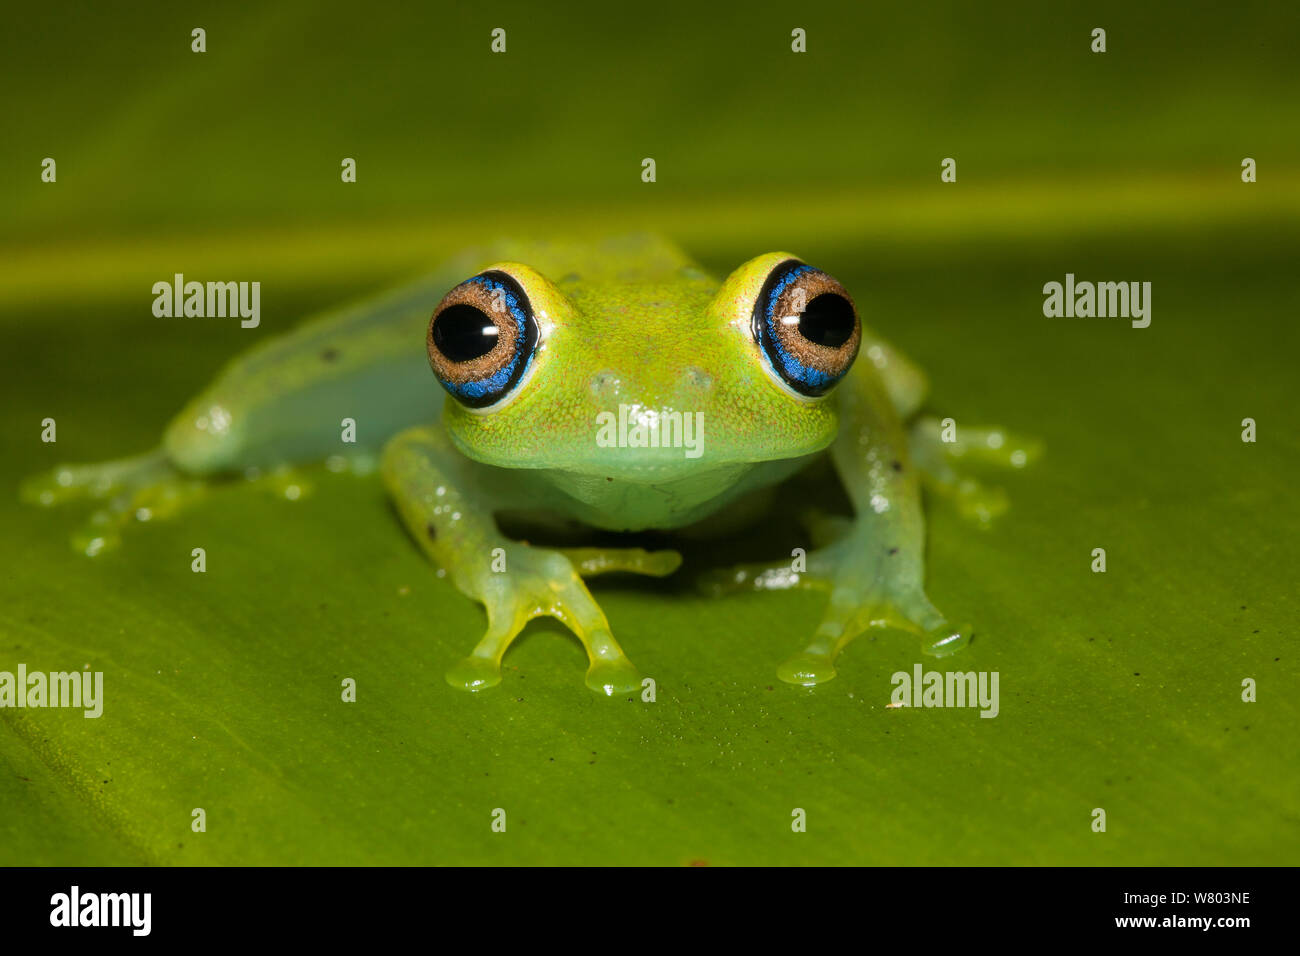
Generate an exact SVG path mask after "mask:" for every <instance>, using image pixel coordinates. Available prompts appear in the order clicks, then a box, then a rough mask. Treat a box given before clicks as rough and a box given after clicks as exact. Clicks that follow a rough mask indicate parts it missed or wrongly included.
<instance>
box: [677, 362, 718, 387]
mask: <svg viewBox="0 0 1300 956" xmlns="http://www.w3.org/2000/svg"><path fill="white" fill-rule="evenodd" d="M682 379H683V381H685V382H686V384H687V385H689V386H691V387H692V388H708V387H709V386H711V385H712V384H713V376H712V375H710V374H709V373H708V372H706V371H704V369H702V368H699V367H697V366H695V365H690V366H688V367H687V369H686V374H685V375H684V376H682Z"/></svg>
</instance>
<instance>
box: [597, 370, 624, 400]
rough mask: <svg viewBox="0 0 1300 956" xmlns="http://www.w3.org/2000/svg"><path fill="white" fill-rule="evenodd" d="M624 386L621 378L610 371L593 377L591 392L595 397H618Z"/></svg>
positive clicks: (598, 373)
mask: <svg viewBox="0 0 1300 956" xmlns="http://www.w3.org/2000/svg"><path fill="white" fill-rule="evenodd" d="M622 384H623V383H622V381H621V380H620V379H619V377H618V376H617V375H615V374H614V373H613V372H611V371H609V370H608V369H606V370H605V371H603V372H597V373H596V374H595V375H593V376H592V377H591V391H592V394H594V395H600V396H606V395H617V394H618V392H619V387H620V386H621V385H622Z"/></svg>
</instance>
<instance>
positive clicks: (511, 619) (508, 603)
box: [380, 427, 681, 696]
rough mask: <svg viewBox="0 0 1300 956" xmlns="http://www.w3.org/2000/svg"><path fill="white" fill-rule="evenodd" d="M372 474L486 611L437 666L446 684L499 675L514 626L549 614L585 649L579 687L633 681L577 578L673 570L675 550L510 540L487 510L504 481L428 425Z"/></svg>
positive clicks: (619, 688)
mask: <svg viewBox="0 0 1300 956" xmlns="http://www.w3.org/2000/svg"><path fill="white" fill-rule="evenodd" d="M380 473H381V474H382V475H383V479H384V483H385V484H386V485H387V486H388V490H389V492H390V493H391V494H392V496H393V499H394V501H395V502H396V504H397V509H398V511H399V512H400V513H401V515H402V520H403V521H404V522H405V524H406V526H407V528H408V529H409V530H410V532H411V534H412V535H413V536H414V538H415V539H416V541H417V542H418V543H419V545H420V547H421V548H422V549H423V550H424V552H425V553H426V554H427V555H428V556H429V557H430V558H431V559H432V560H433V561H434V563H436V564H437V565H438V566H439V567H441V568H443V569H445V570H446V571H447V573H448V574H450V576H451V579H452V581H453V583H455V585H456V587H457V588H458V589H459V590H460V591H461V592H462V593H464V594H465V595H467V596H469V597H471V598H474V599H475V600H477V601H480V602H482V604H483V605H484V606H485V608H486V609H487V616H488V626H487V633H485V634H484V635H483V638H482V639H481V640H480V641H479V643H478V645H477V646H476V647H475V648H474V650H473V651H472V652H471V653H470V655H469V656H468V657H466V658H465V659H464V660H463V661H461V662H460V663H459V664H457V665H456V666H455V667H453V668H452V669H451V670H450V671H448V672H447V682H448V683H449V684H451V686H453V687H456V688H463V689H465V690H482V689H484V688H487V687H491V686H493V685H495V684H498V683H500V681H501V658H502V656H503V655H504V654H505V652H506V649H507V648H508V647H509V646H510V643H511V642H512V641H513V640H514V639H515V637H517V636H518V635H519V633H520V631H522V630H523V628H524V625H526V624H527V623H528V622H529V621H531V620H532V619H533V618H535V617H542V616H547V615H549V616H551V617H554V618H557V619H559V620H560V621H561V622H563V623H564V624H565V626H567V627H568V628H569V629H570V630H571V631H573V633H574V634H576V635H577V637H578V639H579V640H580V641H582V643H583V646H584V647H585V648H586V650H587V656H588V658H589V659H590V661H591V666H590V667H589V669H588V670H587V686H588V687H590V688H591V689H592V690H595V691H598V692H600V693H602V694H606V695H610V696H612V695H614V694H622V693H626V692H629V691H632V690H634V689H637V688H639V687H640V684H641V675H640V674H639V673H638V672H637V669H636V668H635V667H634V666H633V665H632V662H631V661H630V660H628V658H627V656H626V655H625V654H624V653H623V649H622V648H621V647H619V645H618V642H617V641H615V640H614V636H613V634H612V633H611V631H610V627H609V622H608V621H607V620H606V618H605V614H604V612H603V611H602V610H601V609H600V606H599V605H598V604H597V603H596V601H595V599H594V598H593V597H592V596H591V592H590V591H588V590H587V586H586V585H585V584H584V583H583V581H582V576H583V575H588V576H590V575H594V574H601V573H605V572H608V571H630V572H634V573H639V574H649V575H654V576H661V575H664V574H669V573H671V572H672V571H674V570H676V568H677V566H678V564H679V563H680V561H681V559H680V556H678V555H677V554H676V553H675V552H646V551H642V550H640V549H623V550H604V549H596V548H582V549H575V550H571V551H567V552H562V551H559V550H550V549H545V548H537V547H531V546H529V545H526V544H521V543H519V542H515V541H511V540H510V539H509V538H506V537H505V536H504V535H502V534H501V532H500V531H499V530H498V529H497V526H496V522H495V520H494V519H493V512H494V510H496V509H498V508H504V507H509V506H510V504H511V502H510V501H509V500H506V498H505V497H503V494H506V493H505V492H503V490H502V482H498V481H494V480H493V479H494V478H506V477H508V476H502V475H500V474H499V470H498V469H492V468H490V467H489V466H486V465H481V464H478V463H477V462H473V461H470V460H469V459H467V458H465V457H464V456H463V455H461V454H460V452H458V451H457V450H456V449H455V448H454V447H453V446H452V444H451V442H450V441H449V440H448V438H447V437H446V435H445V433H444V432H443V431H442V430H441V429H440V428H437V427H432V428H426V427H421V428H413V429H410V430H408V431H405V432H402V433H401V434H400V435H398V436H397V437H395V438H394V439H393V440H392V441H391V442H389V444H388V446H387V447H386V448H385V449H384V454H383V457H382V460H381V462H380Z"/></svg>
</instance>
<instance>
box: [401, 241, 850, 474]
mask: <svg viewBox="0 0 1300 956" xmlns="http://www.w3.org/2000/svg"><path fill="white" fill-rule="evenodd" d="M541 268H546V266H541V267H538V268H535V267H534V266H529V265H525V264H523V263H519V262H499V263H496V264H494V265H491V266H489V267H488V268H487V269H485V270H484V271H482V272H481V273H479V274H477V275H475V276H473V277H472V278H469V279H467V280H466V281H464V282H462V283H461V284H460V285H458V286H456V287H455V288H454V289H452V290H451V291H450V292H449V293H447V295H446V297H445V298H443V300H442V302H441V303H440V304H439V305H438V307H437V309H436V310H435V312H434V314H433V318H432V320H431V322H430V324H429V334H428V343H427V344H428V352H429V360H430V363H431V365H432V366H433V371H434V373H435V374H436V375H437V377H438V380H439V381H440V382H441V383H442V385H443V387H444V388H446V390H447V392H448V393H449V394H450V395H451V398H452V399H453V401H448V402H447V403H446V409H445V410H444V412H443V421H444V425H445V427H446V428H447V431H448V433H449V434H450V435H451V437H452V440H453V441H454V442H455V443H456V445H457V447H458V448H460V450H461V451H462V452H463V453H464V454H466V455H467V456H469V457H470V458H473V459H475V460H477V461H481V462H484V463H486V464H490V465H497V466H500V467H506V468H536V469H554V470H558V471H562V472H564V473H565V474H568V475H572V476H575V477H576V476H583V477H586V478H588V479H590V478H592V477H593V476H599V477H600V479H601V480H614V479H616V478H617V479H621V480H627V481H634V482H644V483H659V482H662V481H664V480H671V479H679V478H684V477H686V476H688V475H693V476H699V475H701V474H712V473H717V474H719V475H721V474H725V473H728V472H729V473H731V474H733V475H734V474H736V473H738V472H742V471H743V470H745V468H747V467H749V466H752V465H754V464H756V463H759V462H765V461H774V460H778V459H796V458H802V457H804V456H807V455H810V454H813V453H815V452H818V451H820V450H822V449H824V448H825V447H826V446H827V445H829V444H830V443H831V442H832V441H833V440H834V438H835V435H836V432H837V429H838V418H837V413H836V407H835V403H834V402H833V401H830V400H829V397H830V392H831V389H832V388H833V387H834V386H835V384H836V383H837V382H838V381H839V380H840V379H841V378H843V377H844V375H845V374H846V373H847V372H848V370H849V368H850V366H851V365H852V363H853V359H854V357H855V356H856V354H857V351H858V344H859V341H860V339H861V334H862V333H861V326H860V324H859V321H858V316H857V312H856V310H855V308H854V305H853V301H852V299H851V298H850V297H849V294H848V292H846V291H845V290H844V288H843V287H842V286H841V285H840V284H839V283H838V282H837V281H836V280H835V279H833V278H831V277H830V276H829V275H827V274H826V273H824V272H821V271H819V270H817V269H814V268H812V267H811V266H808V265H805V264H804V263H802V262H800V261H799V260H798V259H796V258H795V257H794V256H792V255H789V254H788V253H784V252H775V253H770V254H768V255H763V256H759V257H757V258H755V259H751V260H750V261H749V262H746V263H745V264H744V265H742V266H741V267H740V268H738V269H737V270H736V271H735V272H733V273H732V274H731V275H730V276H729V277H728V278H727V279H726V280H725V281H724V282H723V283H722V284H721V285H720V286H719V285H718V284H717V283H716V282H715V281H714V280H711V279H710V278H709V277H708V276H706V275H705V274H704V273H702V272H700V270H698V269H697V268H695V267H693V266H691V265H690V264H688V263H686V262H684V261H681V260H678V261H676V262H673V263H671V264H670V265H669V264H664V265H661V266H658V267H654V268H642V267H637V268H617V267H613V266H608V265H605V266H602V267H601V268H599V269H594V270H591V271H590V272H587V271H586V270H584V274H575V273H573V272H572V271H568V272H566V273H565V274H564V275H554V274H546V275H544V274H543V273H542V271H540V269H541ZM559 268H563V267H562V266H561V267H559ZM551 271H552V272H554V271H555V269H554V268H552V270H551Z"/></svg>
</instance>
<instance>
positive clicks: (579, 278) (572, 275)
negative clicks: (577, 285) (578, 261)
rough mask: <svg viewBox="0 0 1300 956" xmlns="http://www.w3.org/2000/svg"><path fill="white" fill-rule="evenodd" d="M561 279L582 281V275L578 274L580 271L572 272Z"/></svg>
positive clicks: (564, 280)
mask: <svg viewBox="0 0 1300 956" xmlns="http://www.w3.org/2000/svg"><path fill="white" fill-rule="evenodd" d="M560 281H561V282H580V281H582V276H580V275H578V273H576V272H570V273H569V274H568V275H566V276H564V277H563V278H561V279H560Z"/></svg>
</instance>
